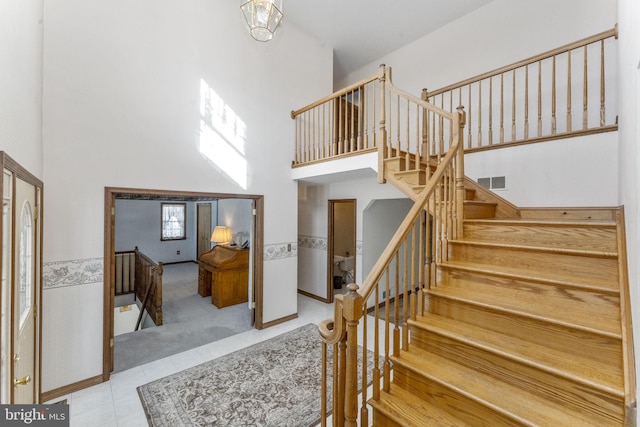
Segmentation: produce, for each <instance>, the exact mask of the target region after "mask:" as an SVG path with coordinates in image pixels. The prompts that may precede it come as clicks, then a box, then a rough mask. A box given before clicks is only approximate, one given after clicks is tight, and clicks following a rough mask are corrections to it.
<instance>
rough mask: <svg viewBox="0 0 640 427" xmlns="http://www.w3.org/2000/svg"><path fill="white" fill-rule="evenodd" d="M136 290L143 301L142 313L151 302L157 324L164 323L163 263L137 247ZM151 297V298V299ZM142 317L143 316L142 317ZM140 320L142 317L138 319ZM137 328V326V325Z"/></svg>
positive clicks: (149, 310)
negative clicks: (157, 261) (154, 259)
mask: <svg viewBox="0 0 640 427" xmlns="http://www.w3.org/2000/svg"><path fill="white" fill-rule="evenodd" d="M135 257H136V258H135V282H136V286H135V291H136V296H137V297H138V299H139V300H140V301H142V304H143V306H142V307H141V309H140V313H142V312H143V311H144V309H145V307H147V303H149V309H148V310H147V311H148V312H149V315H150V316H151V317H152V318H153V321H154V323H155V324H156V326H160V325H162V322H163V319H162V273H163V265H162V263H161V262H159V263H156V262H155V261H153V260H152V259H151V258H149V257H148V256H147V255H145V254H143V253H142V252H140V251H139V250H138V248H137V247H136V249H135ZM149 299H150V300H149ZM140 318H141V317H140ZM138 320H140V319H138ZM136 329H137V326H136Z"/></svg>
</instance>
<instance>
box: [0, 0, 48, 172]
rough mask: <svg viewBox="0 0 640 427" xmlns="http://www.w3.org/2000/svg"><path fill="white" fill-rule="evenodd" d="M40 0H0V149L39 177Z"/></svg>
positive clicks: (40, 138)
mask: <svg viewBox="0 0 640 427" xmlns="http://www.w3.org/2000/svg"><path fill="white" fill-rule="evenodd" d="M42 15H43V0H2V1H1V2H0V150H1V151H5V152H6V153H7V154H9V156H11V157H12V158H13V159H14V160H15V161H17V162H18V163H19V164H20V165H21V166H23V167H24V168H26V169H27V170H28V171H29V172H31V173H32V174H33V175H35V176H36V177H38V178H40V179H42V173H43V171H42V31H43V30H42Z"/></svg>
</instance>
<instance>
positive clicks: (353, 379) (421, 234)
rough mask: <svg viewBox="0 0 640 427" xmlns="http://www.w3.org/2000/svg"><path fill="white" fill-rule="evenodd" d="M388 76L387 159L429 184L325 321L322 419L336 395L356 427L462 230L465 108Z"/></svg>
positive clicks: (384, 90)
mask: <svg viewBox="0 0 640 427" xmlns="http://www.w3.org/2000/svg"><path fill="white" fill-rule="evenodd" d="M384 76H386V77H387V80H388V81H386V82H385V78H384ZM384 76H383V78H382V79H381V80H382V83H381V85H380V87H381V101H382V103H381V104H380V107H381V115H380V117H381V120H380V133H379V136H378V142H379V145H378V149H379V152H380V155H381V158H382V159H383V160H384V162H395V163H396V165H395V166H396V168H395V170H397V171H399V173H404V172H406V171H407V170H410V169H415V170H418V171H420V172H419V173H420V174H424V176H425V181H426V182H425V184H426V186H424V189H423V190H422V191H421V192H420V194H419V195H418V196H417V199H416V202H415V204H414V205H413V207H412V208H411V210H410V211H409V213H408V214H407V216H406V217H405V218H404V220H403V221H402V223H401V225H400V227H399V228H398V230H397V231H396V233H395V234H394V236H393V238H392V239H391V241H390V242H389V244H388V245H387V247H386V249H385V250H384V251H383V253H382V255H381V257H380V258H379V259H378V261H377V262H376V264H375V265H374V267H373V268H372V270H371V272H370V273H369V275H368V276H367V278H366V279H365V280H364V283H363V285H362V287H361V288H360V287H359V286H358V285H356V284H350V285H349V286H348V289H349V292H348V293H347V294H345V295H336V300H335V307H334V318H333V319H328V320H326V321H324V322H322V323H321V324H320V335H321V337H322V366H323V373H322V399H321V401H322V411H321V412H322V414H321V415H322V416H321V419H322V425H326V422H327V415H328V414H329V412H330V408H329V401H328V396H329V394H331V395H332V399H331V403H330V404H331V407H332V410H333V414H332V419H333V425H334V426H342V425H346V426H355V425H357V424H358V417H359V418H360V425H364V426H366V425H368V423H369V409H368V404H367V401H368V400H369V391H368V388H369V386H370V383H371V388H372V394H371V398H372V399H376V400H377V399H378V398H379V396H380V393H381V392H384V391H388V390H389V387H390V383H391V362H390V357H391V355H392V354H398V353H399V352H400V350H401V349H406V348H407V346H408V342H409V334H408V329H407V319H409V318H414V319H415V317H416V316H417V315H419V314H420V313H422V311H423V308H424V307H423V301H424V292H425V291H426V289H428V288H430V287H432V286H434V284H435V281H436V274H437V273H436V265H437V263H438V262H440V261H443V260H446V258H447V250H446V248H447V241H448V240H449V239H453V238H457V237H459V236H460V235H461V233H462V209H463V200H464V186H463V181H464V165H463V144H462V134H463V127H464V123H465V114H464V112H463V111H462V110H461V109H460V110H459V111H458V112H455V113H449V112H446V111H444V110H441V109H439V108H437V107H434V106H433V105H431V104H429V103H427V102H426V101H424V100H421V99H419V98H416V97H412V96H410V95H408V94H406V93H404V92H401V91H399V90H397V89H396V88H395V87H393V85H392V84H391V82H390V78H389V77H390V76H389V75H388V74H386V73H385V75H384ZM385 98H386V101H385ZM387 117H388V118H389V121H387V120H386V118H387ZM389 129H392V130H393V131H394V132H388V130H389ZM427 134H430V135H432V136H435V138H432V139H430V141H435V142H434V144H433V147H427V146H425V145H427V144H426V140H427V138H426V135H427ZM387 135H389V138H387ZM412 135H416V138H415V139H412V138H411V136H412ZM383 141H384V143H382V142H383ZM411 141H413V143H412V142H411ZM418 141H419V142H420V143H418ZM429 145H430V144H429ZM382 167H383V168H385V165H384V163H383V164H382ZM389 169H391V168H389ZM382 173H383V174H384V173H385V172H382ZM387 173H390V172H387ZM460 237H461V236H460ZM392 352H393V353H392ZM358 396H360V403H358V399H359V397H358ZM358 407H359V409H358Z"/></svg>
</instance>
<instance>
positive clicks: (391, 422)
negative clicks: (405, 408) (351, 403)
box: [373, 407, 404, 427]
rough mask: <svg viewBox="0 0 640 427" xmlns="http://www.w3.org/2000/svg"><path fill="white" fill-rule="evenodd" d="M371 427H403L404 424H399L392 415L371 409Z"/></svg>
mask: <svg viewBox="0 0 640 427" xmlns="http://www.w3.org/2000/svg"><path fill="white" fill-rule="evenodd" d="M373 425H374V426H376V427H403V426H404V424H400V423H399V422H397V421H396V420H395V419H394V416H393V415H387V414H386V413H384V412H382V411H381V410H376V408H375V407H374V408H373Z"/></svg>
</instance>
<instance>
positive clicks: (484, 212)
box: [464, 200, 496, 219]
mask: <svg viewBox="0 0 640 427" xmlns="http://www.w3.org/2000/svg"><path fill="white" fill-rule="evenodd" d="M495 216H496V204H495V203H486V202H480V201H474V200H466V201H465V202H464V218H465V219H485V218H494V217H495Z"/></svg>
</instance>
